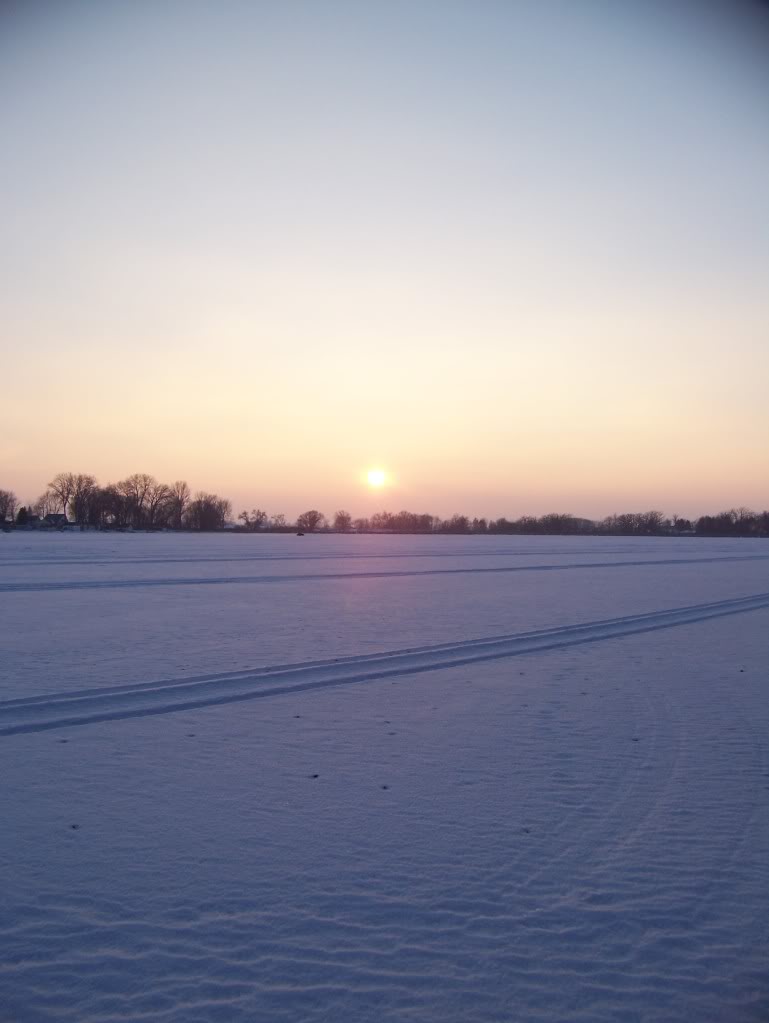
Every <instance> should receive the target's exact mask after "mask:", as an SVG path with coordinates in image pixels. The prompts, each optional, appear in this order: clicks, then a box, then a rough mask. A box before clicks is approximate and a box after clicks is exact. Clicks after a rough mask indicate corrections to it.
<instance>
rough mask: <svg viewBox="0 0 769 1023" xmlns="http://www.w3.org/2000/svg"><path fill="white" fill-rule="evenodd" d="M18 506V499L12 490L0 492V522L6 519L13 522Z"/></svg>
mask: <svg viewBox="0 0 769 1023" xmlns="http://www.w3.org/2000/svg"><path fill="white" fill-rule="evenodd" d="M18 505H19V499H18V497H17V496H16V495H15V494H14V492H13V491H12V490H0V522H5V520H6V519H10V520H11V521H13V520H14V519H15V518H16V509H17V507H18Z"/></svg>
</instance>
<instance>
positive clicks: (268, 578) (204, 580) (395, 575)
mask: <svg viewBox="0 0 769 1023" xmlns="http://www.w3.org/2000/svg"><path fill="white" fill-rule="evenodd" d="M719 561H729V562H734V561H769V554H754V555H750V554H745V555H724V556H716V557H709V558H653V559H652V558H649V559H642V560H638V559H636V560H633V561H583V562H574V563H572V562H567V563H564V564H560V565H500V566H495V567H493V568H479V567H468V568H415V569H396V570H393V571H381V572H310V573H307V572H302V573H298V574H297V575H241V576H208V577H206V576H202V577H189V578H186V579H185V578H182V577H172V578H161V579H81V580H64V581H62V582H28V583H0V593H50V592H52V591H59V590H122V589H137V588H139V587H151V588H158V587H164V586H229V585H240V586H242V585H246V584H248V585H271V584H275V583H296V582H302V583H305V582H323V581H328V580H335V579H400V578H408V577H412V578H413V577H414V576H429V575H484V574H485V575H500V574H509V573H512V572H564V571H570V570H572V571H573V570H578V569H585V568H588V569H594V568H639V567H646V566H655V565H705V564H707V565H709V564H712V563H714V562H719Z"/></svg>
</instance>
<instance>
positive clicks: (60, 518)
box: [42, 512, 70, 529]
mask: <svg viewBox="0 0 769 1023" xmlns="http://www.w3.org/2000/svg"><path fill="white" fill-rule="evenodd" d="M69 525H70V522H69V520H68V519H67V516H66V515H62V514H61V513H58V512H57V513H51V514H49V515H46V517H45V518H44V519H43V522H42V526H43V528H45V529H66V528H67V526H69Z"/></svg>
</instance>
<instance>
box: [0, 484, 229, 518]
mask: <svg viewBox="0 0 769 1023" xmlns="http://www.w3.org/2000/svg"><path fill="white" fill-rule="evenodd" d="M17 507H18V500H17V498H16V496H15V494H13V493H11V492H10V491H0V522H2V521H5V520H6V519H8V518H9V517H10V518H11V519H12V520H13V518H14V515H13V512H14V511H15V509H16V508H17ZM9 512H11V514H10V516H9ZM22 513H23V514H22ZM55 514H58V515H65V516H66V517H67V520H68V521H69V522H74V523H75V524H76V525H78V526H83V527H92V528H99V529H109V528H112V529H127V528H129V527H130V528H132V529H197V530H209V529H222V528H223V526H224V524H225V522H226V521H227V520H228V519H229V517H230V516H231V514H232V505H231V504H230V502H229V501H228V500H226V499H225V498H222V497H219V496H218V495H217V494H207V493H202V492H201V493H197V494H195V495H194V497H193V496H192V494H191V493H190V488H189V487H188V486H187V484H186V483H185V481H184V480H177V481H176V482H175V483H172V484H167V483H159V482H158V480H156V479H155V477H154V476H150V475H149V474H148V473H134V474H133V475H132V476H128V477H127V478H126V479H124V480H120V481H119V482H117V483H108V484H107V485H106V486H101V485H100V484H99V483H98V481H97V480H96V477H95V476H91V475H89V474H86V473H74V472H60V473H58V474H57V475H56V476H54V478H53V479H52V480H51V482H50V483H49V484H48V489H47V490H46V491H45V493H44V494H41V496H40V497H39V498H38V499H37V500H36V501H31V502H30V503H29V504H28V505H25V506H23V507H22V508H19V510H18V512H17V513H16V516H15V521H16V523H17V525H27V524H29V522H30V520H31V519H32V518H34V519H35V520H39V519H45V517H46V516H48V515H55ZM20 517H21V518H20Z"/></svg>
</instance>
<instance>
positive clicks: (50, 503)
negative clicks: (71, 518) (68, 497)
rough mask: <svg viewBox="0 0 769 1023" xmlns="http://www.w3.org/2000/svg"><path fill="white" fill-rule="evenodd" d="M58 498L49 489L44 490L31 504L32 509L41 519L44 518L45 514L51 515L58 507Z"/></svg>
mask: <svg viewBox="0 0 769 1023" xmlns="http://www.w3.org/2000/svg"><path fill="white" fill-rule="evenodd" d="M59 503H60V502H59V498H58V497H57V496H56V494H54V493H53V491H51V490H46V492H45V493H44V494H41V495H40V497H38V499H37V500H36V501H35V502H34V504H32V506H31V507H32V511H33V512H34V513H35V515H39V516H40V518H41V519H44V518H45V517H46V515H53V514H54V513H55V512H56V509H57V508H58V507H59Z"/></svg>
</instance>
